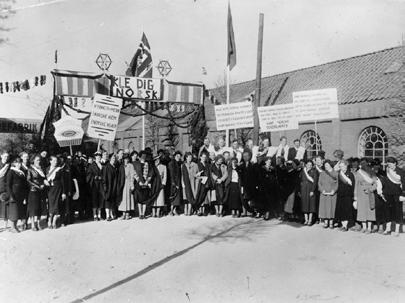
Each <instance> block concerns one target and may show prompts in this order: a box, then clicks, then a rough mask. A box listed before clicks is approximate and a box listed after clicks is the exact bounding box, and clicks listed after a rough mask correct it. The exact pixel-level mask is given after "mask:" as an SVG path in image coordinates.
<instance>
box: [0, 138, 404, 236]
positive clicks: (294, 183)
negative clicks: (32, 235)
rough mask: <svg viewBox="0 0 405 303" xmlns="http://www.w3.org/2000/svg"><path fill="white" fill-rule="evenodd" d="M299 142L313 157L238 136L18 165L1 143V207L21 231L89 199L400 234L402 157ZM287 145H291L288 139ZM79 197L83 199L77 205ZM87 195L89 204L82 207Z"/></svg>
mask: <svg viewBox="0 0 405 303" xmlns="http://www.w3.org/2000/svg"><path fill="white" fill-rule="evenodd" d="M285 141H286V140H285ZM266 142H267V141H266ZM282 143H283V142H282ZM294 144H295V147H294V148H293V149H294V150H295V151H296V153H295V155H299V154H301V155H304V156H305V157H304V156H303V157H301V158H300V159H297V158H294V153H292V152H291V148H290V149H289V151H288V152H287V153H286V152H285V153H284V154H283V152H280V153H279V152H275V153H274V154H273V156H271V157H270V156H268V153H266V152H264V149H265V148H267V149H268V150H270V149H271V147H270V146H267V147H266V146H265V147H264V148H262V149H260V148H259V149H257V151H256V158H254V159H253V158H252V155H254V153H253V152H252V150H253V149H254V147H253V146H251V145H247V146H246V147H245V148H244V149H242V148H240V147H239V146H238V144H237V142H236V144H233V145H232V148H228V149H226V148H225V147H223V146H222V147H221V148H220V149H215V148H214V147H213V146H211V145H210V144H209V141H207V142H205V143H204V146H203V147H202V148H201V149H200V150H199V152H198V155H197V154H192V153H190V152H187V153H185V154H184V155H183V154H182V153H181V152H180V151H176V152H175V153H174V154H173V155H169V154H168V153H167V152H165V151H163V150H160V151H158V153H157V155H156V156H153V154H152V151H151V150H150V149H145V150H143V151H141V152H139V154H138V153H137V152H136V151H133V152H132V153H130V154H129V153H124V151H123V150H119V151H118V152H117V153H114V154H110V155H108V154H107V153H106V152H103V153H101V152H96V153H95V154H94V155H93V157H90V158H89V159H87V158H86V157H84V156H82V155H81V154H80V155H75V157H73V159H71V157H55V156H51V157H49V158H47V157H46V155H35V156H33V157H32V158H31V162H30V158H29V155H28V154H27V153H22V154H21V155H20V156H19V157H16V158H15V159H14V160H13V161H12V162H11V164H10V161H9V154H8V153H7V152H3V153H2V154H1V159H0V160H1V161H0V201H1V204H0V206H1V207H0V216H1V217H2V218H5V219H8V220H9V221H10V222H11V230H12V231H14V232H18V231H19V228H18V226H17V222H18V220H20V221H21V228H22V229H25V228H26V227H27V220H28V219H29V220H30V222H31V227H32V230H34V231H35V230H39V229H41V224H40V219H41V216H44V215H46V216H47V218H48V226H49V228H56V227H57V225H58V224H57V223H58V219H59V218H61V217H62V219H63V221H62V222H68V221H66V220H67V219H68V218H70V217H71V215H72V212H73V215H74V212H75V210H78V209H79V210H80V209H83V208H86V209H90V211H89V213H90V216H91V217H92V218H93V220H94V221H99V220H101V219H106V220H107V221H111V220H114V219H117V218H121V219H124V220H127V219H131V218H132V217H133V216H136V215H138V216H139V219H145V218H147V217H148V216H149V214H150V215H151V216H152V217H161V216H162V215H163V214H164V213H168V214H170V215H178V214H180V213H184V214H185V215H186V216H190V215H199V216H203V215H209V214H215V215H216V216H218V217H222V216H224V215H226V214H230V215H232V216H233V217H240V216H242V217H243V216H247V215H251V216H255V217H257V218H261V217H263V218H264V219H265V220H268V219H270V218H271V217H276V218H277V217H279V218H282V219H285V220H292V219H293V220H300V221H301V220H302V222H303V224H304V225H308V226H311V225H313V224H314V223H320V222H321V223H322V224H323V226H324V228H330V229H333V228H336V227H339V228H340V229H341V230H342V231H347V230H349V229H356V228H358V229H359V230H361V231H363V232H364V233H372V232H375V231H378V232H380V233H382V234H386V235H388V234H390V233H391V232H392V231H394V234H395V235H398V234H399V232H400V226H401V224H402V219H403V210H402V202H403V200H405V198H404V196H405V195H404V194H403V192H404V186H405V184H404V183H405V173H404V172H403V171H402V170H401V169H399V168H398V167H397V162H396V160H395V159H394V158H387V159H386V162H387V167H386V170H385V171H384V170H383V169H382V165H381V163H380V162H378V161H376V160H372V161H369V160H367V159H362V160H352V161H346V160H344V159H343V152H341V151H336V152H335V153H334V156H335V158H336V159H335V161H333V162H332V161H330V160H325V159H323V157H322V156H320V155H318V156H316V157H315V158H314V159H309V158H307V157H306V153H305V150H304V151H301V152H300V149H302V147H301V146H300V145H299V142H294ZM222 145H223V144H222ZM280 146H281V149H280V148H279V149H280V150H281V151H282V150H284V149H285V150H287V149H286V148H284V146H285V143H284V145H283V144H281V145H280ZM294 150H293V151H294ZM286 155H287V156H286ZM295 157H296V156H295ZM73 201H80V203H79V204H82V206H79V207H78V209H77V208H76V209H75V208H74V207H72V202H73ZM87 201H89V202H90V206H89V207H85V206H83V205H85V204H87V205H88V204H89V203H87ZM393 223H394V224H395V228H394V229H393V230H392V224H393Z"/></svg>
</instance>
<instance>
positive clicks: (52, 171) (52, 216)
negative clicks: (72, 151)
mask: <svg viewBox="0 0 405 303" xmlns="http://www.w3.org/2000/svg"><path fill="white" fill-rule="evenodd" d="M62 178H63V172H62V168H61V167H60V166H59V160H58V158H57V157H56V156H51V158H50V166H49V168H48V169H47V171H46V180H45V181H44V182H45V185H47V186H48V187H49V190H48V207H49V208H48V213H49V220H48V227H49V228H51V229H55V228H56V227H57V226H56V223H57V220H58V217H59V215H60V206H61V203H62V200H65V199H66V194H65V189H64V186H63V179H62Z"/></svg>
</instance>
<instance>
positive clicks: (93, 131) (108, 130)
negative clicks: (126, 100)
mask: <svg viewBox="0 0 405 303" xmlns="http://www.w3.org/2000/svg"><path fill="white" fill-rule="evenodd" d="M121 108H122V99H120V98H114V97H110V96H106V95H100V94H96V95H95V96H94V100H93V108H92V110H91V115H90V119H89V128H88V130H87V134H88V135H89V136H90V137H92V138H97V139H102V140H107V141H114V139H115V133H116V131H117V126H118V118H119V116H120V110H121Z"/></svg>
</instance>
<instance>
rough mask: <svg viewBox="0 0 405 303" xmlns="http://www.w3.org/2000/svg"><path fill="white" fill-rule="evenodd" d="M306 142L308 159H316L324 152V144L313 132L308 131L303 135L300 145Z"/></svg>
mask: <svg viewBox="0 0 405 303" xmlns="http://www.w3.org/2000/svg"><path fill="white" fill-rule="evenodd" d="M302 142H304V143H305V147H306V149H307V155H308V158H313V157H315V156H316V155H317V154H318V153H319V151H321V150H322V142H321V138H320V137H319V135H318V134H317V133H316V132H315V131H313V130H307V131H306V132H304V133H303V134H302V135H301V138H300V143H302Z"/></svg>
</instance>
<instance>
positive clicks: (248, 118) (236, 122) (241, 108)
mask: <svg viewBox="0 0 405 303" xmlns="http://www.w3.org/2000/svg"><path fill="white" fill-rule="evenodd" d="M215 119H216V122H217V130H226V129H236V128H249V127H253V108H252V102H249V101H246V102H238V103H233V104H224V105H216V106H215Z"/></svg>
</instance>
